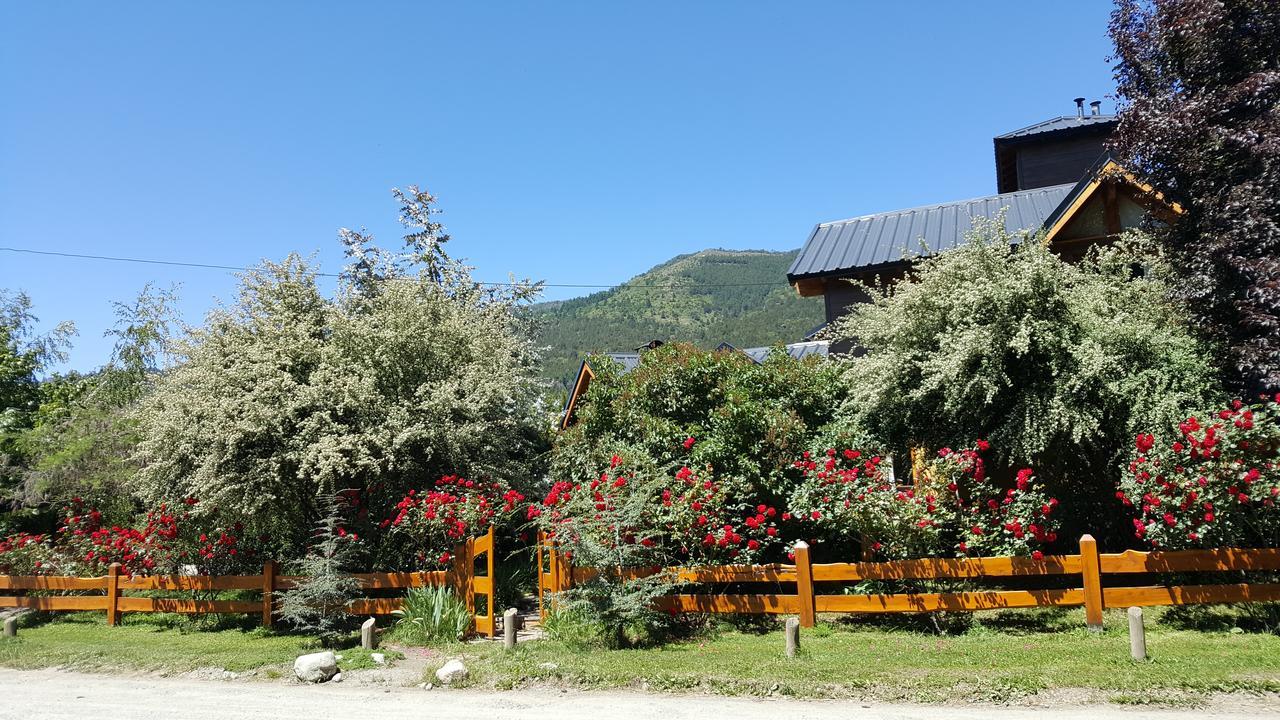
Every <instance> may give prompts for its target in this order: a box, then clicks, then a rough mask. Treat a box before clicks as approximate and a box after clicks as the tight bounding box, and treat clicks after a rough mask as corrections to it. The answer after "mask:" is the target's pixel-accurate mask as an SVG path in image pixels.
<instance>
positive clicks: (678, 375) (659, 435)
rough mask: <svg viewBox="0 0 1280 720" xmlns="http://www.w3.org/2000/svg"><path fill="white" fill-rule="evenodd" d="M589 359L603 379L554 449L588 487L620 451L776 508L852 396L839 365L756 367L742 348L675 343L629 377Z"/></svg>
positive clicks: (570, 475)
mask: <svg viewBox="0 0 1280 720" xmlns="http://www.w3.org/2000/svg"><path fill="white" fill-rule="evenodd" d="M590 362H591V366H592V368H594V369H595V370H596V377H595V379H594V380H593V381H592V383H591V387H590V390H588V391H587V394H586V396H585V397H584V398H583V399H582V400H581V401H580V403H579V405H578V408H577V411H576V416H575V417H576V422H575V424H574V425H573V426H572V427H570V428H569V429H568V430H567V431H565V432H563V433H561V435H560V437H559V438H558V439H557V441H556V446H555V449H554V451H553V455H552V473H551V477H552V478H553V479H555V480H560V481H569V482H589V481H590V480H591V479H592V478H594V477H596V476H597V475H598V474H599V472H600V468H602V467H605V466H607V465H608V464H609V462H610V459H611V458H612V456H614V455H620V456H622V457H624V458H626V459H627V460H628V461H629V462H631V463H633V464H635V463H638V462H640V459H641V458H644V459H645V461H646V462H650V463H652V465H653V467H655V468H666V467H679V466H680V465H688V466H689V467H691V468H695V469H698V468H705V467H706V466H711V467H713V468H715V474H716V477H717V478H718V479H719V480H720V482H722V483H725V484H728V485H732V486H734V487H736V488H739V489H740V492H739V494H747V495H750V496H752V497H753V498H755V499H758V501H759V502H767V503H769V504H776V503H777V501H779V500H781V499H782V498H785V497H786V495H787V494H788V492H789V491H790V483H791V481H792V479H793V478H792V477H791V476H790V475H789V474H788V473H787V472H786V468H787V467H788V465H789V463H790V462H791V461H792V460H793V459H795V458H796V457H798V456H799V455H800V453H801V452H803V451H805V450H808V449H810V446H811V445H812V443H813V439H814V437H816V436H817V435H818V433H819V432H820V431H821V430H822V429H823V428H824V426H826V425H827V424H828V423H829V422H830V421H831V419H832V416H833V414H834V410H835V408H836V406H837V405H838V404H839V402H840V400H841V398H842V397H843V390H842V385H841V383H840V381H839V370H838V367H837V366H836V364H834V363H830V362H827V361H825V359H822V358H809V359H806V360H796V359H794V358H792V357H790V356H788V355H787V354H786V353H784V352H781V351H777V352H773V353H771V354H770V356H769V358H768V359H766V360H765V362H763V363H761V364H756V363H754V362H753V361H752V360H751V359H750V358H748V357H747V356H746V355H744V354H742V353H740V352H736V351H727V352H725V351H720V352H711V351H704V350H698V349H697V348H695V347H694V346H692V345H688V344H684V343H668V344H666V345H663V346H662V347H659V348H657V349H656V350H651V351H648V352H646V353H644V354H643V355H642V356H641V358H640V364H639V366H638V367H636V368H635V369H634V370H632V371H631V372H629V373H625V374H624V373H622V371H621V370H622V369H621V366H620V365H618V364H617V363H614V362H612V361H610V360H609V359H608V358H602V357H597V358H592V359H591V361H590ZM690 439H692V441H693V442H694V444H693V445H692V446H691V447H689V448H686V447H685V443H686V442H689V441H690Z"/></svg>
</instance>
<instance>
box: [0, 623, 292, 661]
mask: <svg viewBox="0 0 1280 720" xmlns="http://www.w3.org/2000/svg"><path fill="white" fill-rule="evenodd" d="M24 620H25V621H26V622H24V625H26V626H25V627H21V629H20V630H19V632H18V637H17V638H16V639H9V638H5V639H3V640H0V665H3V666H5V667H12V668H24V669H30V668H43V667H52V666H61V667H63V668H66V669H75V670H88V671H109V670H145V671H151V672H161V673H166V674H168V673H179V672H187V671H190V670H194V669H196V668H199V667H220V668H223V669H226V670H230V671H232V672H241V671H245V670H251V669H255V668H259V667H264V666H272V665H282V664H286V663H287V664H292V663H293V660H294V658H296V657H297V656H298V655H300V654H302V653H304V652H315V650H314V649H312V648H313V645H312V641H311V640H310V639H309V638H304V637H299V636H290V635H278V634H272V633H269V632H264V631H262V630H261V629H257V628H254V629H247V628H218V627H216V626H214V627H201V626H200V625H198V624H195V623H193V622H191V621H190V620H188V619H186V618H182V617H178V616H174V615H163V614H160V615H145V614H132V613H131V614H126V615H125V616H124V620H123V622H122V623H121V624H120V625H118V626H116V627H108V626H107V624H106V620H105V618H104V616H103V614H102V613H77V614H68V615H58V616H55V618H54V619H53V620H51V621H48V622H34V623H33V622H31V621H30V620H27V619H26V618H24Z"/></svg>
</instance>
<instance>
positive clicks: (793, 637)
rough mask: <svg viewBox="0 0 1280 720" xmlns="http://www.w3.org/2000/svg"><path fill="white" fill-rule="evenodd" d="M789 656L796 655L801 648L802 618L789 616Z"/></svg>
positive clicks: (787, 632) (787, 630)
mask: <svg viewBox="0 0 1280 720" xmlns="http://www.w3.org/2000/svg"><path fill="white" fill-rule="evenodd" d="M786 627H787V629H786V635H787V657H789V658H790V657H795V656H796V651H797V650H799V649H800V619H799V618H787V625H786Z"/></svg>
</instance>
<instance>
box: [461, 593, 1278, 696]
mask: <svg viewBox="0 0 1280 720" xmlns="http://www.w3.org/2000/svg"><path fill="white" fill-rule="evenodd" d="M1152 614H1153V615H1156V616H1158V615H1159V613H1158V612H1155V613H1152ZM1083 625H1084V622H1083V615H1082V613H1081V612H1079V611H1062V612H1050V613H1025V612H1022V613H1011V612H1006V613H998V614H988V615H985V616H984V619H983V620H981V621H979V623H978V624H976V625H974V626H972V627H970V628H969V629H968V630H967V631H964V632H962V633H958V634H953V635H939V634H936V633H930V632H924V631H921V630H910V629H904V628H902V627H896V628H886V627H884V626H873V625H867V624H863V625H835V626H833V625H824V626H820V627H818V628H814V629H812V630H807V631H802V633H801V636H802V640H801V647H802V653H801V657H797V658H795V659H788V658H786V657H785V656H784V655H783V652H782V648H783V643H782V633H781V632H780V631H773V632H768V633H765V634H752V633H743V632H739V631H734V630H730V631H726V632H723V633H720V634H718V635H715V636H713V637H711V638H709V639H704V640H695V641H690V642H684V643H678V644H672V645H667V646H665V647H660V648H652V649H638V650H617V651H612V652H608V651H593V652H582V651H575V650H574V649H572V648H570V647H569V646H566V645H565V644H563V643H559V642H554V641H544V642H539V643H528V644H525V645H523V646H521V648H520V649H519V650H518V651H517V652H515V653H511V654H504V653H503V652H501V650H500V649H499V648H493V647H488V646H468V647H467V648H466V654H467V655H468V656H469V659H471V660H473V662H471V663H469V664H468V665H469V667H474V668H477V669H478V670H479V671H480V673H481V676H480V677H477V682H483V683H487V684H490V685H494V686H496V687H502V688H509V687H518V686H520V685H523V684H527V683H536V682H550V683H560V684H569V685H573V686H579V687H590V688H603V687H637V686H638V687H642V688H648V689H653V690H671V691H682V690H697V691H710V692H719V693H725V694H735V695H736V694H742V695H797V696H804V697H859V698H874V699H877V700H903V701H920V702H942V701H957V700H973V701H992V702H1007V701H1014V700H1018V699H1019V698H1023V697H1027V696H1030V695H1034V694H1035V693H1037V692H1039V691H1041V690H1051V689H1059V688H1083V689H1088V690H1095V691H1099V693H1100V698H1101V699H1110V700H1111V701H1113V702H1118V703H1125V704H1144V703H1162V704H1178V703H1186V702H1188V701H1194V698H1195V697H1197V696H1203V695H1205V694H1208V693H1211V692H1220V691H1227V692H1229V691H1247V692H1277V691H1280V636H1276V635H1274V634H1270V633H1253V634H1250V633H1237V634H1233V633H1230V632H1205V631H1201V630H1190V629H1179V628H1177V627H1170V626H1168V625H1164V624H1161V623H1158V622H1152V621H1151V620H1148V633H1147V644H1148V652H1149V655H1150V658H1151V659H1150V660H1149V661H1147V662H1142V663H1135V662H1133V661H1132V660H1130V658H1129V643H1128V636H1127V630H1126V626H1125V621H1124V618H1123V615H1122V614H1120V613H1111V614H1109V616H1108V618H1107V630H1106V631H1105V632H1103V633H1100V634H1097V633H1091V632H1089V631H1088V630H1086V629H1084V627H1083ZM544 663H553V664H555V665H556V667H555V668H554V669H550V668H549V667H545V666H544V667H540V665H542V664H544Z"/></svg>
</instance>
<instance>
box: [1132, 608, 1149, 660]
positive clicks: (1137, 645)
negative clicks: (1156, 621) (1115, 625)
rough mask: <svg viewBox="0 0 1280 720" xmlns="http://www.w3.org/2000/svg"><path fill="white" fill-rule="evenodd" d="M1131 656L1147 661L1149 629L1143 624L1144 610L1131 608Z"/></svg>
mask: <svg viewBox="0 0 1280 720" xmlns="http://www.w3.org/2000/svg"><path fill="white" fill-rule="evenodd" d="M1129 656H1130V657H1132V658H1133V659H1134V660H1146V659H1147V628H1146V626H1145V625H1143V624H1142V608H1140V607H1131V608H1129Z"/></svg>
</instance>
